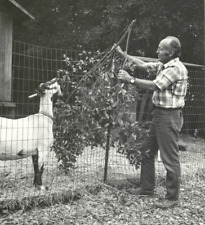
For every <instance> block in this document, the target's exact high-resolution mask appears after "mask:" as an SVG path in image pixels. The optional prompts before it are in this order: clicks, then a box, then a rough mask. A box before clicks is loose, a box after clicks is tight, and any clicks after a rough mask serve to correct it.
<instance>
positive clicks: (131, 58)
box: [115, 46, 148, 70]
mask: <svg viewBox="0 0 205 225" xmlns="http://www.w3.org/2000/svg"><path fill="white" fill-rule="evenodd" d="M115 50H116V52H117V54H118V56H120V57H122V58H127V59H128V61H131V62H132V63H133V64H135V65H136V66H137V67H139V68H141V69H145V70H147V69H148V64H147V63H146V62H144V61H142V60H141V59H138V58H137V57H136V56H131V55H127V54H126V53H124V52H123V51H122V49H121V48H120V46H117V47H116V49H115Z"/></svg>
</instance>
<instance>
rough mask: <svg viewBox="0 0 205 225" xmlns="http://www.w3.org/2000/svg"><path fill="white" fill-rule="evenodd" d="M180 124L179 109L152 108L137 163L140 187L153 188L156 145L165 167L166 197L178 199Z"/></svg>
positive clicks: (181, 120) (180, 115)
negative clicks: (150, 118) (141, 156)
mask: <svg viewBox="0 0 205 225" xmlns="http://www.w3.org/2000/svg"><path fill="white" fill-rule="evenodd" d="M182 125H183V116H182V111H181V110H180V109H176V110H164V109H155V110H154V111H153V119H152V122H151V125H150V131H149V135H148V137H147V139H146V140H145V142H144V143H143V146H142V153H143V159H142V163H141V187H142V189H144V190H154V188H155V165H154V161H155V156H156V154H157V152H158V149H160V155H161V158H162V162H163V164H164V167H165V169H166V171H167V176H166V188H167V194H166V198H167V199H169V200H178V198H179V189H180V177H181V170H180V162H179V155H178V151H179V149H178V141H179V132H180V130H181V128H182Z"/></svg>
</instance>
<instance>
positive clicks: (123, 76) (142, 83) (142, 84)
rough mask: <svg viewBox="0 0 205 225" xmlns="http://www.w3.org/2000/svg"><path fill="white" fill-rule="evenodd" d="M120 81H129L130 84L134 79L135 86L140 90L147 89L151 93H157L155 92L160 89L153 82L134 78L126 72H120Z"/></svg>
mask: <svg viewBox="0 0 205 225" xmlns="http://www.w3.org/2000/svg"><path fill="white" fill-rule="evenodd" d="M118 79H120V80H123V81H127V82H129V83H130V82H131V80H132V79H134V83H133V84H135V85H136V86H137V87H139V88H142V89H146V90H151V91H155V90H157V89H158V87H157V85H156V84H155V83H154V82H153V81H151V80H144V79H138V78H133V77H132V76H130V75H129V73H128V72H126V71H125V70H120V71H119V73H118Z"/></svg>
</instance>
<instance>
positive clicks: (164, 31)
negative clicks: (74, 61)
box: [14, 0, 204, 64]
mask: <svg viewBox="0 0 205 225" xmlns="http://www.w3.org/2000/svg"><path fill="white" fill-rule="evenodd" d="M18 2H19V3H20V4H22V5H23V6H24V7H25V8H26V9H27V10H29V11H30V12H31V13H32V14H33V15H34V17H35V18H36V20H35V21H25V22H24V23H23V24H22V25H23V26H22V25H19V24H15V26H14V38H15V39H17V40H22V41H25V42H29V43H33V44H37V45H43V46H47V47H56V48H64V49H75V50H81V49H86V50H90V51H96V50H97V49H100V50H101V51H104V50H105V49H107V48H108V47H110V46H112V45H113V43H114V42H115V41H116V40H117V39H118V38H119V36H121V34H122V32H123V29H124V28H125V27H126V26H127V25H128V24H130V22H131V21H132V20H133V19H136V26H135V28H134V35H132V37H131V42H130V53H131V54H137V55H143V56H147V57H156V54H155V52H156V49H157V46H158V43H159V41H160V40H161V39H162V38H164V37H165V36H168V35H174V36H177V37H178V38H179V39H180V40H181V42H182V52H183V54H182V61H184V62H191V63H197V64H204V19H203V18H204V1H203V0H189V1H187V0H174V1H170V0H146V1H144V0H126V1H124V0H109V1H107V0H78V1H76V0H52V1H47V0H36V1H30V0H18ZM25 33H26V35H25Z"/></svg>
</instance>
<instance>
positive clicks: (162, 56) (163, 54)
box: [156, 39, 172, 64]
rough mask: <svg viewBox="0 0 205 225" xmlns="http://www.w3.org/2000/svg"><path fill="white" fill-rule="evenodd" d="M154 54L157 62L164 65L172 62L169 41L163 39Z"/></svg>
mask: <svg viewBox="0 0 205 225" xmlns="http://www.w3.org/2000/svg"><path fill="white" fill-rule="evenodd" d="M156 53H157V55H158V60H159V61H160V62H162V63H164V64H165V63H167V62H169V61H170V60H172V57H171V56H172V54H171V47H170V41H169V40H167V39H163V40H162V41H161V42H160V43H159V46H158V49H157V52H156Z"/></svg>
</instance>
